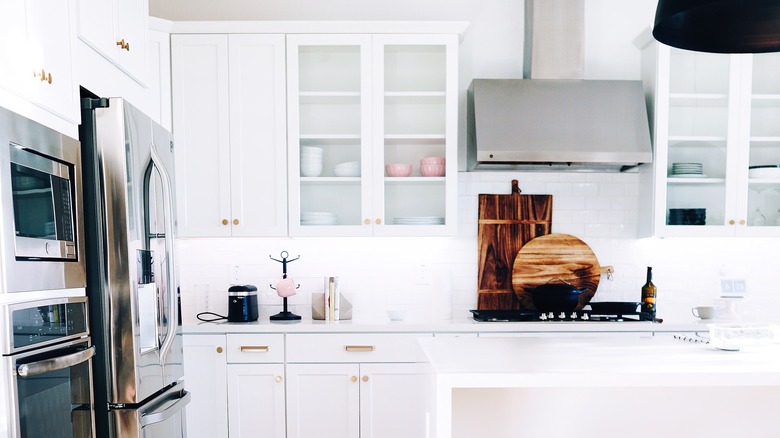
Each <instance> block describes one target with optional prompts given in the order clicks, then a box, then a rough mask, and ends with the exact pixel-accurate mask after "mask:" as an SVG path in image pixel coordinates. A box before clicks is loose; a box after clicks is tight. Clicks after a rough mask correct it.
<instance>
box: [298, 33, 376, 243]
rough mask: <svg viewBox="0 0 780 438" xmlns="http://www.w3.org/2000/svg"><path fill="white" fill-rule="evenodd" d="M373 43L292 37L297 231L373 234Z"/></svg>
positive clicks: (357, 38) (360, 39)
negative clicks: (369, 219) (369, 220)
mask: <svg viewBox="0 0 780 438" xmlns="http://www.w3.org/2000/svg"><path fill="white" fill-rule="evenodd" d="M369 50H370V38H369V37H361V36H342V35H319V36H314V35H307V36H289V37H288V90H289V91H288V105H289V108H290V112H289V114H290V117H289V120H288V131H289V132H288V134H289V140H290V141H289V154H290V155H289V156H290V161H291V163H290V169H291V174H290V190H291V203H290V221H291V224H290V226H291V234H293V235H320V234H322V233H324V232H325V230H327V233H328V234H330V235H338V234H345V233H346V234H350V235H360V234H370V227H364V225H365V224H363V219H364V218H365V217H367V215H368V213H367V210H369V209H370V205H369V204H370V193H368V189H369V187H370V174H371V173H370V172H371V170H370V167H369V163H370V153H369V152H368V147H369V146H370V145H369V140H370V137H369V135H370V118H369V117H366V116H365V115H366V114H370V106H369V102H370V99H369V90H370V71H369V68H370V62H369V60H370V53H369ZM296 170H297V171H296ZM296 200H297V202H296ZM367 201H368V202H367ZM322 227H325V228H322ZM361 228H363V229H364V230H363V231H361Z"/></svg>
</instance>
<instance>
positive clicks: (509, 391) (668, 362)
mask: <svg viewBox="0 0 780 438" xmlns="http://www.w3.org/2000/svg"><path fill="white" fill-rule="evenodd" d="M420 344H421V345H422V348H423V351H424V352H425V354H426V356H427V357H428V359H429V360H430V363H431V365H432V370H433V371H432V372H433V374H434V379H433V380H434V384H435V386H436V389H435V394H436V396H435V397H436V401H435V403H436V421H435V424H436V433H435V436H436V437H438V438H450V437H455V438H458V437H465V436H471V437H473V436H484V437H491V438H501V437H510V436H511V437H518V436H523V437H536V436H544V437H572V436H577V437H590V436H593V437H596V436H598V437H613V436H615V437H617V436H632V437H645V436H646V437H659V436H668V437H678V436H707V437H736V436H750V437H777V436H780V424H778V422H777V419H776V413H775V411H776V408H775V406H778V403H780V346H778V345H770V346H765V347H761V348H758V347H753V349H743V350H742V351H721V350H717V349H715V348H713V347H712V346H710V345H708V344H703V343H691V342H688V341H682V340H679V339H677V338H675V337H674V336H673V335H671V334H660V335H656V336H652V337H634V338H603V337H587V338H583V337H576V338H572V337H555V338H549V337H515V338H427V339H420Z"/></svg>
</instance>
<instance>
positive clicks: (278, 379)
mask: <svg viewBox="0 0 780 438" xmlns="http://www.w3.org/2000/svg"><path fill="white" fill-rule="evenodd" d="M274 380H276V383H279V382H281V381H282V376H276V379H274Z"/></svg>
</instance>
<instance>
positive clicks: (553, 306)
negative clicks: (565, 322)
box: [526, 280, 588, 312]
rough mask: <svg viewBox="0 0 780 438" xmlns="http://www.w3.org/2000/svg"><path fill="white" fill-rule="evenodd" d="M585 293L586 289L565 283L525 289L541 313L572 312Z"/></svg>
mask: <svg viewBox="0 0 780 438" xmlns="http://www.w3.org/2000/svg"><path fill="white" fill-rule="evenodd" d="M561 281H563V280H561ZM587 291H588V289H587V288H585V289H577V288H576V287H575V286H573V285H571V284H569V283H567V282H565V281H564V282H562V283H547V284H543V285H541V286H537V287H534V288H531V289H526V292H528V293H529V294H531V298H532V299H533V302H534V307H536V310H539V311H541V312H572V311H574V310H575V309H576V308H577V305H578V304H579V302H580V301H579V300H580V295H582V294H583V293H584V292H587Z"/></svg>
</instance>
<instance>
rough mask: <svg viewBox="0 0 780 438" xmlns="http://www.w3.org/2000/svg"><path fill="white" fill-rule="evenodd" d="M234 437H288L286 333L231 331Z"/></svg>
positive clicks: (230, 407) (230, 401)
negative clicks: (285, 388)
mask: <svg viewBox="0 0 780 438" xmlns="http://www.w3.org/2000/svg"><path fill="white" fill-rule="evenodd" d="M227 345H228V347H227V351H228V354H227V360H228V365H227V386H228V389H227V393H228V403H227V404H228V432H229V435H230V438H260V437H261V438H285V436H286V435H285V412H284V409H285V406H284V400H285V395H284V380H285V379H284V363H283V362H284V335H282V334H270V335H266V334H229V335H227Z"/></svg>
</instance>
